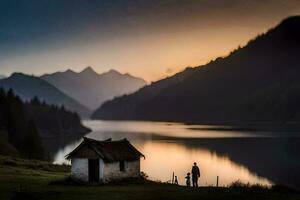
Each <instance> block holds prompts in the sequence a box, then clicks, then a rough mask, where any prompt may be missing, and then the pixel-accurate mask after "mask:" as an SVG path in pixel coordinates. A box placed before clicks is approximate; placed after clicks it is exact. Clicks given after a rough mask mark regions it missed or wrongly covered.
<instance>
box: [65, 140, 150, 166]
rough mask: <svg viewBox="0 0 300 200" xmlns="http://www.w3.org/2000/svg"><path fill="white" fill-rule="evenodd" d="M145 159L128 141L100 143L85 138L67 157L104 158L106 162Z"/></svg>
mask: <svg viewBox="0 0 300 200" xmlns="http://www.w3.org/2000/svg"><path fill="white" fill-rule="evenodd" d="M141 156H142V157H145V156H144V155H143V154H142V153H141V152H139V151H138V150H137V149H136V148H135V147H134V146H133V145H132V144H130V142H129V141H128V140H127V139H123V140H115V141H112V140H111V139H108V140H104V141H99V140H94V139H91V138H86V137H84V138H83V141H82V142H81V143H80V145H79V146H77V147H76V148H75V149H74V150H73V151H72V152H71V153H69V154H68V155H67V156H66V157H67V159H71V158H74V157H75V158H95V157H96V158H102V159H103V160H104V161H105V162H114V161H126V160H127V161H129V160H138V159H139V158H140V157H141Z"/></svg>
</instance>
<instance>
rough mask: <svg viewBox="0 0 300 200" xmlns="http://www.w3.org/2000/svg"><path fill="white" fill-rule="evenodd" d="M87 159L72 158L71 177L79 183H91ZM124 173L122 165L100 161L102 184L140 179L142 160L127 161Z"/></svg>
mask: <svg viewBox="0 0 300 200" xmlns="http://www.w3.org/2000/svg"><path fill="white" fill-rule="evenodd" d="M88 163H89V161H88V159H86V158H72V159H71V164H72V167H71V175H72V177H73V178H74V179H77V180H79V181H83V182H88V181H89V166H88ZM124 164H125V165H124V167H125V170H124V171H120V163H119V162H113V163H104V162H103V160H102V159H99V178H100V180H99V181H100V182H109V181H112V180H118V179H122V178H130V177H139V176H140V160H137V161H125V162H124Z"/></svg>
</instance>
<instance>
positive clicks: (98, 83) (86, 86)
mask: <svg viewBox="0 0 300 200" xmlns="http://www.w3.org/2000/svg"><path fill="white" fill-rule="evenodd" d="M41 78H42V79H43V80H46V81H47V82H49V83H50V84H52V85H54V86H55V87H56V88H58V89H60V90H61V91H62V92H64V93H65V94H67V95H68V96H70V97H72V98H73V99H75V100H76V101H78V102H79V103H81V104H82V105H84V106H86V107H87V108H89V109H90V110H95V109H97V108H98V107H99V106H100V105H101V104H102V103H103V102H104V101H106V100H109V99H112V98H114V97H116V96H120V95H124V94H129V93H132V92H135V91H136V90H138V89H139V88H141V87H143V86H145V85H146V82H145V81H144V80H143V79H141V78H137V77H134V76H131V75H130V74H121V73H119V72H118V71H116V70H109V71H108V72H105V73H102V74H98V73H96V72H95V71H94V70H93V69H92V68H91V67H87V68H85V69H84V70H83V71H81V72H79V73H77V72H74V71H72V70H67V71H65V72H57V73H53V74H46V75H43V76H41Z"/></svg>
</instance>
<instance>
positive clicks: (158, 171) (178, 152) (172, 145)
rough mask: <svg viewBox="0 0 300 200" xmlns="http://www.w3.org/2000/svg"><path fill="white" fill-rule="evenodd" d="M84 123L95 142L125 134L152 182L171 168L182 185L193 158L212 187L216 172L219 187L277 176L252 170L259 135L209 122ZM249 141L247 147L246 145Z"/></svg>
mask: <svg viewBox="0 0 300 200" xmlns="http://www.w3.org/2000/svg"><path fill="white" fill-rule="evenodd" d="M84 123H85V125H86V126H88V127H90V128H91V129H92V130H93V132H92V133H91V134H89V135H88V137H91V138H94V139H99V140H103V139H107V138H113V139H122V138H125V137H126V138H128V139H129V140H130V141H131V142H132V143H133V144H134V145H135V146H136V147H137V148H138V149H139V150H140V151H142V152H143V153H144V154H145V155H146V159H145V160H142V162H141V168H142V171H144V172H146V173H147V174H148V175H149V177H150V178H151V179H153V180H160V181H170V180H171V178H172V172H175V174H176V175H177V176H178V178H179V183H180V184H184V177H185V175H186V173H187V172H189V171H190V170H191V166H192V163H193V162H197V163H198V164H199V166H200V168H201V172H202V175H201V179H200V185H215V184H216V177H217V176H219V177H220V180H219V185H228V184H230V183H231V182H233V181H236V180H238V179H239V180H241V181H243V182H250V183H259V184H264V185H269V184H270V183H271V181H269V180H267V178H262V177H268V178H270V179H271V180H277V179H276V178H274V176H269V175H270V174H267V175H266V173H265V171H264V170H258V169H259V168H257V164H258V165H261V164H262V163H264V162H263V161H261V160H257V161H256V160H255V159H253V158H255V157H256V155H254V156H253V154H252V153H254V154H257V153H259V152H258V151H261V150H262V149H260V148H254V147H255V144H256V143H255V142H254V143H253V142H252V143H251V141H253V140H256V139H257V138H260V139H264V138H265V137H263V134H262V133H259V134H257V133H251V132H247V133H245V132H238V131H217V130H215V129H211V127H209V126H189V125H184V124H176V123H160V122H124V121H123V122H112V121H85V122H84ZM261 137H262V138H261ZM268 137H269V136H268ZM249 141H250V144H251V145H252V146H249V145H246V144H247V143H249ZM80 142H81V141H80V140H77V141H75V142H73V143H69V144H68V145H66V146H64V147H63V148H60V149H59V151H58V152H57V153H56V154H55V157H54V162H55V163H68V161H66V160H65V157H64V156H65V155H66V154H67V153H69V152H70V151H72V150H73V149H74V148H75V147H76V146H77V145H78V144H79V143H80ZM260 146H261V145H260ZM255 149H256V150H255ZM267 153H272V152H267ZM263 155H265V154H263ZM257 156H258V157H259V155H257ZM265 156H266V155H265ZM268 156H269V157H270V155H268ZM272 157H273V156H271V158H272ZM263 165H264V164H263ZM265 166H268V165H267V164H266V165H265ZM277 167H279V168H280V166H277ZM249 169H250V170H251V171H249ZM266 170H269V169H266ZM256 173H257V174H259V175H260V176H258V175H256Z"/></svg>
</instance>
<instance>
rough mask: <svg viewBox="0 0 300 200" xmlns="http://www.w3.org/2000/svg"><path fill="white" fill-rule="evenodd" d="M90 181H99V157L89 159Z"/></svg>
mask: <svg viewBox="0 0 300 200" xmlns="http://www.w3.org/2000/svg"><path fill="white" fill-rule="evenodd" d="M89 182H90V183H98V182H99V159H89Z"/></svg>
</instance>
